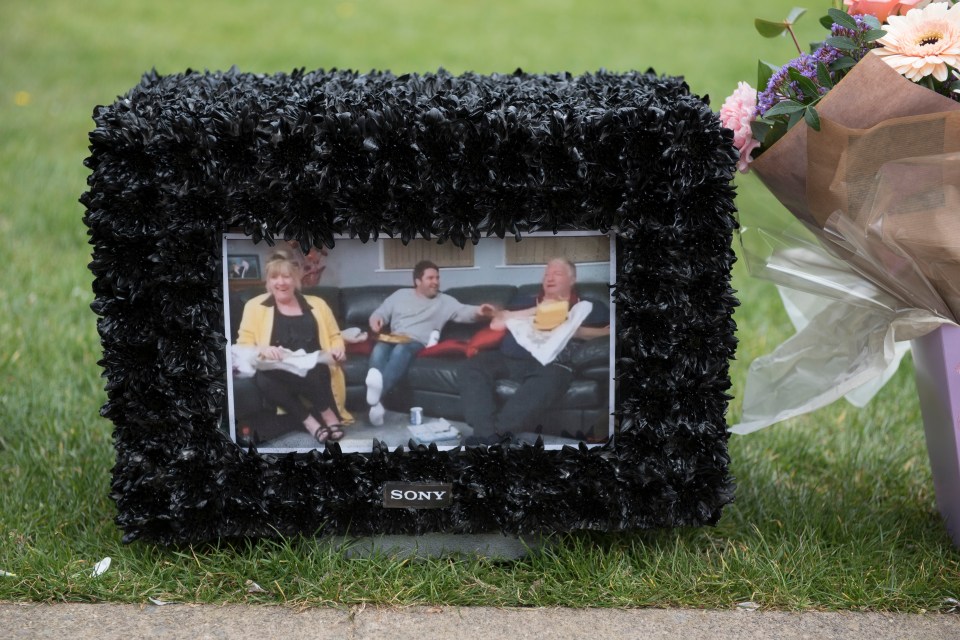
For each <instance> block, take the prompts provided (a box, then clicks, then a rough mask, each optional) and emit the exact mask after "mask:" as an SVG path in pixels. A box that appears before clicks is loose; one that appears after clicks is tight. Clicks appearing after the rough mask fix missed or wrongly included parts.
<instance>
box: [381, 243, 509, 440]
mask: <svg viewBox="0 0 960 640" xmlns="http://www.w3.org/2000/svg"><path fill="white" fill-rule="evenodd" d="M495 311H496V310H495V309H494V307H493V305H490V304H482V305H480V306H475V305H469V304H461V303H460V302H458V301H457V300H456V298H454V297H453V296H448V295H447V294H445V293H440V269H439V268H438V267H437V265H435V264H434V263H432V262H430V261H429V260H423V261H421V262H418V263H417V265H416V266H415V267H414V268H413V288H409V289H399V290H397V291H395V292H393V293H392V294H391V295H390V296H388V297H387V299H386V300H384V301H383V304H381V305H380V306H379V307H377V309H376V310H375V311H374V312H373V314H371V316H370V328H371V329H372V330H373V332H374V333H380V330H381V329H383V327H384V326H386V325H390V335H391V336H393V339H394V340H401V341H402V342H377V344H376V345H375V346H374V347H373V353H371V354H370V370H369V371H367V380H366V383H367V404H369V405H370V423H371V424H374V425H381V424H383V414H384V408H383V404H381V402H380V398H382V397H383V395H384V394H385V393H387V392H388V391H389V390H390V389H392V388H393V387H394V386H396V384H397V383H398V382H399V381H400V379H401V378H403V375H404V374H405V373H406V372H407V368H408V367H409V366H410V361H411V360H413V358H414V356H416V355H417V352H419V351H420V350H421V349H423V348H424V347H425V346H426V345H427V344H428V343H430V342H432V341H433V340H431V338H433V337H434V336H439V335H440V332H441V331H442V330H443V327H444V325H445V324H447V322H450V321H451V320H452V321H454V322H476V321H477V320H478V319H480V318H491V317H493V315H494V313H495Z"/></svg>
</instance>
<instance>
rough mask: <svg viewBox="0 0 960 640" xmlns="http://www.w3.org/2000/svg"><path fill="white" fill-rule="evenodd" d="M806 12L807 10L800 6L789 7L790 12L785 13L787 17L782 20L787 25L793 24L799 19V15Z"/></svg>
mask: <svg viewBox="0 0 960 640" xmlns="http://www.w3.org/2000/svg"><path fill="white" fill-rule="evenodd" d="M806 12H807V10H806V9H803V8H801V7H794V8H793V9H790V13H788V14H787V19H786V20H784V22H785V23H787V24H789V25H794V24H796V23H797V20H799V19H800V16H802V15H803V14H805V13H806Z"/></svg>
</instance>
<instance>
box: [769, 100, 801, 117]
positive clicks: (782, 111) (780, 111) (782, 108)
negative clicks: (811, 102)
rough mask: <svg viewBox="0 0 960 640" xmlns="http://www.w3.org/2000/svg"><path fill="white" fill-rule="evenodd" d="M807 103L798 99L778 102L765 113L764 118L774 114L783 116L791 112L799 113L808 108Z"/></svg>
mask: <svg viewBox="0 0 960 640" xmlns="http://www.w3.org/2000/svg"><path fill="white" fill-rule="evenodd" d="M806 108H807V107H806V105H803V104H800V103H799V102H797V101H796V100H784V101H783V102H778V103H777V104H775V105H773V106H772V107H770V108H769V109H767V111H766V112H765V113H764V114H763V117H764V118H772V117H774V116H783V115H787V114H791V113H799V112H801V111H803V110H804V109H806Z"/></svg>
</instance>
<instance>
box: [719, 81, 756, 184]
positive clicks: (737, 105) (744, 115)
mask: <svg viewBox="0 0 960 640" xmlns="http://www.w3.org/2000/svg"><path fill="white" fill-rule="evenodd" d="M756 114H757V90H756V89H754V88H753V87H751V86H750V85H749V84H747V83H746V82H741V83H739V84H738V85H737V88H736V90H735V91H734V92H733V94H732V95H731V96H730V97H729V98H727V99H726V100H725V101H724V103H723V106H722V107H720V124H722V125H723V126H724V127H726V128H727V129H730V130H731V131H733V146H735V147H736V148H737V150H738V151H740V161H739V162H737V169H739V170H740V173H746V172H747V171H748V170H749V165H750V162H751V160H752V158H751V157H750V154H751V153H753V150H754V149H756V148H757V147H759V146H760V143H759V142H758V141H757V140H755V139H754V137H753V130H752V129H751V128H750V123H751V122H753V119H754V116H756Z"/></svg>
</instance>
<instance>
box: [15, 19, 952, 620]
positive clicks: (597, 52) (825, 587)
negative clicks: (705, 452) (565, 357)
mask: <svg viewBox="0 0 960 640" xmlns="http://www.w3.org/2000/svg"><path fill="white" fill-rule="evenodd" d="M792 3H793V0H775V1H769V0H741V1H740V2H736V3H733V2H728V3H723V6H720V5H719V4H717V3H705V2H704V3H690V2H687V3H683V2H668V1H666V0H648V1H646V2H626V1H622V0H607V1H605V2H601V3H594V2H585V1H584V2H575V1H573V0H513V1H512V2H486V3H484V2H472V1H464V2H459V3H452V2H439V1H436V0H430V1H413V0H409V1H407V2H402V3H401V2H394V1H392V0H364V1H363V2H360V1H359V0H356V1H352V2H351V1H343V2H320V1H317V0H315V1H313V2H306V1H303V2H294V1H292V0H275V1H274V2H271V3H260V2H253V1H252V0H246V1H238V2H231V3H227V2H208V3H197V2H192V1H188V0H170V1H168V2H165V3H134V2H129V1H123V2H121V1H119V0H116V1H108V0H97V1H90V2H83V3H77V2H68V1H66V0H34V1H32V2H25V1H19V2H18V1H10V2H4V3H0V194H2V197H0V264H2V265H3V266H4V267H5V272H4V274H3V277H2V278H0V487H2V488H3V490H2V492H0V570H3V571H5V572H9V573H13V574H16V575H14V576H0V600H14V601H20V600H37V601H115V602H138V603H142V602H146V601H147V598H149V597H153V598H158V599H161V600H170V601H179V602H184V601H189V602H263V603H288V604H298V605H302V604H342V605H349V604H357V603H376V604H393V605H406V604H414V603H449V604H464V605H469V604H477V605H479V604H485V605H538V606H543V605H566V606H692V607H721V608H729V607H732V606H735V604H736V603H738V602H742V601H747V600H750V601H753V602H757V603H759V604H760V605H761V606H764V607H771V608H783V609H854V610H857V609H873V610H891V611H922V610H936V609H939V608H941V607H943V603H944V600H945V599H946V598H950V597H953V598H957V597H960V586H958V585H960V554H958V552H957V551H956V550H955V549H953V548H952V546H951V545H950V542H949V539H948V538H947V536H946V533H945V530H944V528H943V525H942V523H941V522H940V521H939V516H938V515H937V513H936V508H935V504H934V496H933V489H932V482H931V479H930V470H929V465H928V462H927V459H926V452H925V449H924V442H923V431H922V425H921V420H920V413H919V408H918V405H917V399H916V393H915V391H914V388H913V372H912V369H911V367H910V365H909V363H905V365H904V367H903V368H902V370H901V371H900V372H899V373H898V375H897V376H896V377H895V378H894V379H893V381H892V382H891V383H890V384H889V386H888V387H887V388H885V389H884V391H883V393H882V395H881V396H880V397H879V398H878V399H877V400H875V401H874V402H873V403H872V404H871V405H870V406H868V407H867V408H865V409H863V410H857V409H854V408H853V407H851V406H846V405H843V404H837V405H835V406H832V407H828V408H826V409H824V410H821V411H818V412H817V413H815V414H812V415H811V416H808V417H805V418H801V419H796V420H793V421H791V422H789V423H787V424H784V425H779V426H776V427H774V428H771V429H769V430H767V431H764V432H760V433H757V434H754V435H751V436H746V437H735V438H734V439H733V440H731V443H730V450H731V454H732V457H733V473H734V474H735V475H736V477H737V480H738V483H739V489H738V493H737V501H736V503H735V504H733V505H732V506H730V507H729V508H728V509H727V510H726V512H725V515H724V517H723V519H722V521H721V522H720V524H719V526H718V527H716V528H712V529H700V530H679V531H652V532H638V533H635V534H629V535H628V534H617V535H591V534H582V535H572V536H565V537H563V538H561V539H559V540H557V541H556V542H555V543H554V544H552V545H550V546H548V547H546V548H545V549H544V550H542V551H538V552H535V553H533V554H532V555H531V556H530V557H529V558H528V559H526V560H522V561H519V562H511V563H495V562H491V561H489V560H486V559H477V558H455V559H435V560H428V561H408V560H402V559H396V558H389V557H373V558H363V559H360V558H354V559H346V558H344V557H343V556H342V554H340V553H339V552H338V551H337V549H336V548H335V547H334V546H333V545H332V544H331V543H329V542H324V541H316V540H308V539H294V540H286V541H263V542H259V543H251V544H249V545H245V546H241V547H232V546H226V545H224V546H219V547H217V546H205V547H202V548H184V549H165V548H156V547H153V546H151V545H147V544H140V543H136V544H132V545H127V546H125V545H122V544H121V543H120V535H121V534H120V532H119V531H118V530H117V529H116V527H115V526H114V524H113V517H114V507H113V504H112V503H111V501H110V500H109V499H108V498H107V492H108V486H109V477H110V467H111V465H112V458H113V452H112V448H111V444H112V443H111V425H110V424H109V423H107V422H106V421H104V420H103V419H101V418H100V417H99V416H98V410H99V407H100V405H101V404H102V403H103V401H104V393H103V391H102V386H103V381H102V380H101V379H100V377H99V373H100V370H99V367H98V365H97V360H98V358H99V344H98V338H97V335H96V331H95V318H94V315H93V313H92V312H91V311H90V310H89V308H88V305H89V303H90V302H91V300H92V293H91V289H90V282H91V276H90V274H89V272H88V271H87V268H86V264H87V262H88V261H89V254H90V249H89V247H88V245H87V244H86V233H85V228H84V227H83V225H82V223H81V216H82V214H83V211H82V208H81V206H80V205H79V204H78V203H77V198H78V197H79V195H80V194H81V193H82V192H83V191H84V190H85V178H86V169H85V168H84V167H83V165H82V161H83V158H84V157H85V155H86V153H87V152H86V144H87V143H86V135H87V133H88V131H89V129H90V128H91V126H92V121H91V120H90V114H91V112H92V110H93V107H94V106H95V105H97V104H106V103H110V102H112V101H113V100H114V99H115V98H116V96H117V95H119V94H121V93H123V92H125V91H126V90H127V89H129V88H130V87H132V86H133V85H134V84H136V83H137V82H138V81H139V77H140V75H141V74H142V73H143V72H144V71H146V70H149V69H150V68H153V67H155V68H156V69H157V70H158V71H159V72H161V73H174V72H178V71H182V70H184V69H186V68H188V67H192V68H199V69H203V68H209V69H223V68H228V67H230V66H231V65H234V64H236V65H237V66H238V67H240V68H241V69H243V70H247V71H257V72H272V71H289V70H292V69H294V68H299V67H307V68H317V67H324V68H331V67H338V68H348V67H349V68H355V69H360V70H366V69H373V68H390V69H392V70H394V71H397V72H404V71H431V70H435V69H436V68H438V67H441V66H443V67H445V68H447V69H449V70H451V71H454V72H461V71H466V70H474V71H478V72H493V71H499V72H509V71H512V70H513V69H515V68H517V67H522V68H523V69H525V70H528V71H548V72H553V71H563V70H569V71H571V72H574V73H580V72H584V71H595V70H597V69H599V68H601V67H603V68H607V69H609V70H612V71H625V70H629V69H634V68H636V69H641V70H643V69H646V68H647V67H650V66H652V67H654V68H655V69H656V70H657V71H658V72H661V73H668V74H671V75H684V76H686V78H687V80H688V82H689V83H690V85H691V86H692V88H693V90H694V91H695V92H697V93H699V94H701V95H703V94H709V95H711V96H713V104H714V107H716V108H719V103H720V101H721V100H722V98H723V96H725V95H726V94H728V93H729V92H730V91H731V90H732V88H733V87H734V85H735V83H736V81H737V80H741V79H746V80H753V76H754V74H755V69H756V59H757V58H758V57H763V58H764V59H766V60H770V61H776V62H782V61H784V60H786V59H787V58H788V57H790V56H791V55H792V54H791V45H790V43H789V41H787V40H784V39H780V40H773V41H767V40H762V39H761V38H759V36H756V35H754V33H753V29H752V26H751V22H752V19H753V18H754V17H757V16H762V17H767V18H778V17H780V16H782V15H785V14H786V12H787V10H788V9H789V8H790V6H791V5H792ZM810 7H811V9H813V8H814V7H813V5H810ZM817 8H818V9H820V7H817ZM822 8H823V9H825V7H822ZM820 12H821V11H816V12H815V13H820ZM801 27H802V28H801V29H800V38H801V41H803V40H812V39H814V38H815V37H817V36H818V35H819V28H818V27H817V26H816V20H815V17H814V16H813V15H811V16H808V17H807V18H806V19H805V20H804V22H803V24H802V25H801ZM18 102H19V104H18ZM738 187H739V193H740V196H739V200H738V203H739V206H740V208H741V210H743V211H744V212H749V213H751V214H752V215H755V216H756V215H760V216H784V215H786V214H785V213H784V212H783V210H782V209H781V208H780V207H779V206H778V205H777V204H776V203H775V201H774V200H773V199H772V198H771V197H770V196H769V194H767V193H766V192H765V191H764V190H763V189H762V187H760V185H759V184H758V182H757V181H756V180H754V179H753V178H752V177H746V178H738ZM734 284H735V286H736V288H737V289H738V290H739V291H740V297H741V300H742V301H743V306H742V307H741V308H740V309H739V310H738V312H737V316H736V319H737V322H738V324H739V327H740V329H739V338H740V349H739V353H738V359H737V361H736V362H734V363H733V370H732V375H733V382H734V392H735V394H736V396H737V400H734V402H733V403H732V406H731V415H730V418H731V420H734V419H736V417H737V415H738V412H739V408H738V407H739V397H740V395H741V392H742V386H743V379H744V375H745V371H746V366H747V364H748V363H749V361H750V360H751V359H752V358H754V357H756V356H758V355H761V354H763V353H766V352H769V351H770V350H771V349H772V348H773V347H774V346H775V345H776V344H778V343H779V342H780V341H782V340H783V339H784V338H786V337H787V336H788V335H789V334H790V330H789V323H788V322H787V319H786V316H785V315H784V313H783V312H782V310H781V309H780V306H779V301H778V299H777V296H776V293H775V292H774V290H773V287H772V285H770V284H768V283H765V282H761V281H757V280H751V279H750V278H749V277H748V276H747V275H746V272H745V269H744V268H743V265H742V264H738V265H737V267H736V270H735V276H734ZM104 556H111V557H112V558H113V565H112V567H111V569H110V570H109V571H108V572H107V573H106V574H104V575H103V576H101V577H100V578H97V579H93V578H91V577H90V571H91V568H92V566H93V564H94V563H95V562H96V561H98V560H99V559H100V558H102V557H104ZM247 580H253V581H255V582H257V583H258V584H260V585H261V586H262V587H263V588H264V589H266V590H267V591H268V593H257V594H251V593H248V588H247Z"/></svg>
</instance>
